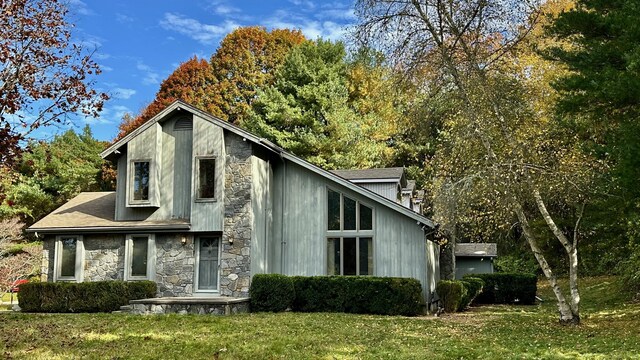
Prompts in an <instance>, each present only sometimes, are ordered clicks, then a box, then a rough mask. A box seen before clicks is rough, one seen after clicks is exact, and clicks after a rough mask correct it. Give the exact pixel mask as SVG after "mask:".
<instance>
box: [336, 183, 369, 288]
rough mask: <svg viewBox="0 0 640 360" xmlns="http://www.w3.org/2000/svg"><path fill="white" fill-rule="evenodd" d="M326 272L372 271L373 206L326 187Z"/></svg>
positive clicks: (353, 272) (348, 273) (364, 273)
mask: <svg viewBox="0 0 640 360" xmlns="http://www.w3.org/2000/svg"><path fill="white" fill-rule="evenodd" d="M327 274H328V275H373V208H372V207H370V206H367V205H365V204H362V203H360V201H358V200H356V199H353V198H351V197H349V196H347V195H344V194H342V193H340V192H338V191H335V190H332V189H327Z"/></svg>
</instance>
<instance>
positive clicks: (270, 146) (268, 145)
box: [100, 100, 435, 228]
mask: <svg viewBox="0 0 640 360" xmlns="http://www.w3.org/2000/svg"><path fill="white" fill-rule="evenodd" d="M181 110H186V111H189V112H190V113H192V114H194V115H197V116H199V117H201V118H202V119H204V120H207V121H209V122H211V123H213V124H215V125H217V126H220V127H221V128H223V129H225V130H228V131H231V132H232V133H235V134H236V135H238V136H242V137H243V138H245V139H247V140H248V141H251V142H252V143H254V144H257V145H260V146H263V147H264V148H265V149H267V150H269V151H271V152H274V153H276V154H278V156H280V157H281V158H282V159H285V160H288V161H291V162H292V163H295V164H297V165H300V166H302V167H304V168H306V169H308V170H310V171H312V172H314V173H316V174H318V175H320V176H322V177H325V178H327V179H330V180H332V181H334V182H336V183H338V184H340V185H342V186H344V187H346V188H348V189H350V190H352V191H354V192H356V193H359V194H361V195H363V196H366V197H367V198H369V199H371V200H373V201H375V202H377V203H380V204H382V205H384V206H386V207H388V208H391V209H393V210H395V211H397V212H399V213H401V214H403V215H406V216H408V217H410V218H412V219H414V220H416V221H417V222H419V223H421V224H424V225H426V226H429V227H431V228H433V227H435V223H434V222H433V221H431V220H430V219H428V218H426V217H424V216H422V215H420V214H418V213H417V212H415V211H413V210H411V209H409V208H406V207H404V206H402V205H400V204H397V203H396V202H394V201H391V200H389V199H387V198H385V197H383V196H382V195H378V194H376V193H375V192H373V191H370V190H368V189H365V188H363V187H361V186H359V185H357V184H354V183H352V182H351V181H349V180H347V179H345V178H344V177H341V176H338V175H336V174H334V173H332V172H330V171H328V170H325V169H322V168H320V167H318V166H316V165H313V164H311V163H310V162H308V161H306V160H303V159H301V158H299V157H297V156H295V155H293V154H290V153H288V152H286V151H284V149H282V148H281V147H279V146H277V145H275V144H274V143H272V142H270V141H269V140H267V139H264V138H260V137H258V136H256V135H254V134H252V133H250V132H248V131H246V130H243V129H241V128H239V127H237V126H235V125H232V124H231V123H229V122H227V121H224V120H222V119H219V118H217V117H215V116H213V115H211V114H209V113H207V112H205V111H202V110H200V109H198V108H195V107H193V106H191V105H189V104H187V103H185V102H183V101H181V100H176V101H174V102H173V103H172V104H171V105H169V106H167V107H166V108H165V109H164V110H162V111H160V113H158V115H156V116H154V117H153V118H151V119H149V120H148V121H147V122H146V123H144V124H142V126H140V127H139V128H137V129H136V130H134V131H133V132H131V133H130V134H128V135H127V136H125V137H123V138H122V139H120V140H119V141H117V142H115V143H114V144H113V145H111V146H110V147H109V148H107V149H106V150H105V151H103V152H102V153H101V154H100V156H102V158H108V157H110V156H112V155H113V154H114V153H116V152H117V151H118V150H119V149H120V148H122V147H123V146H125V145H126V144H127V143H128V142H129V141H130V140H131V139H133V138H134V137H136V136H137V135H138V134H140V133H142V132H143V131H145V130H146V129H148V128H149V127H151V126H152V125H154V124H155V123H157V122H158V121H160V120H161V119H163V118H165V117H166V116H167V115H169V114H171V113H173V112H174V111H181ZM394 169H402V168H394Z"/></svg>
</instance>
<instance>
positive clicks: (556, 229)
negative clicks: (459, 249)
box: [356, 0, 597, 324]
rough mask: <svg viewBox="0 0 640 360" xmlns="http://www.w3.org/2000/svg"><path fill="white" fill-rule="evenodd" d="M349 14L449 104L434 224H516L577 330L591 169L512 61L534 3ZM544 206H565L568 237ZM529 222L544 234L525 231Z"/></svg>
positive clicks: (390, 3)
mask: <svg viewBox="0 0 640 360" xmlns="http://www.w3.org/2000/svg"><path fill="white" fill-rule="evenodd" d="M356 12H357V14H358V16H359V19H360V24H359V26H358V29H357V38H358V39H359V40H361V41H363V42H364V43H368V44H373V43H376V44H380V45H381V46H382V47H383V50H384V51H386V52H387V53H389V54H391V56H392V57H393V58H395V59H396V61H397V62H398V67H400V68H402V69H405V71H406V72H407V74H422V75H421V76H423V77H424V81H425V84H426V86H425V89H426V91H431V92H433V93H440V94H442V93H444V94H446V95H447V96H450V97H451V102H452V104H455V106H454V108H453V111H451V112H449V113H448V114H447V116H446V118H445V119H444V122H445V124H444V127H443V130H442V131H441V133H440V140H441V145H440V146H439V148H438V150H437V151H436V156H435V158H434V164H433V166H434V173H435V181H434V184H433V186H434V189H433V192H434V196H435V199H434V208H435V216H436V219H437V220H439V221H440V222H442V223H443V225H448V224H451V223H452V222H456V221H461V219H460V217H465V216H466V217H467V219H466V221H470V222H474V221H475V222H485V223H486V224H489V225H490V226H493V227H498V226H509V225H510V223H509V221H510V220H511V219H513V218H515V219H517V221H518V226H519V229H520V230H521V233H522V236H523V237H524V238H525V240H526V241H527V243H528V244H529V247H530V248H531V251H532V252H533V254H534V256H535V258H536V260H537V261H538V263H539V265H540V267H541V268H542V270H543V273H544V275H545V277H546V278H547V280H548V281H549V283H550V285H551V288H552V289H553V292H554V294H555V296H556V299H557V302H558V310H559V313H560V322H561V323H563V324H578V323H579V322H580V311H579V304H580V293H579V289H578V273H577V270H578V242H579V234H580V231H579V226H580V220H581V218H582V214H583V212H584V209H585V206H586V202H587V200H588V199H589V197H588V195H589V191H588V190H589V186H590V184H591V179H592V177H593V175H594V172H593V169H594V168H595V167H596V166H597V164H595V163H593V162H592V161H591V159H590V158H589V157H588V156H586V155H584V153H583V152H582V151H580V148H579V143H578V142H577V141H576V140H577V139H576V138H575V137H574V136H572V134H570V133H567V132H566V131H563V130H560V129H559V128H558V127H556V126H553V125H554V124H553V123H552V121H551V119H550V117H549V116H548V114H549V112H548V111H546V108H542V109H541V108H537V107H536V104H538V103H537V102H536V101H533V100H532V99H535V98H536V96H539V95H540V93H541V92H542V93H544V91H542V88H539V87H536V86H534V85H532V82H531V81H530V79H531V77H532V71H533V70H535V68H532V67H530V66H523V63H522V59H519V58H518V57H517V54H518V51H521V49H522V46H523V42H524V41H525V40H527V38H528V36H530V32H531V30H532V29H534V28H535V26H536V25H537V24H538V20H539V19H540V16H541V10H540V7H539V4H538V3H537V1H535V0H525V1H518V2H514V1H509V0H495V1H486V0H461V1H452V0H359V1H358V2H357V5H356ZM545 91H546V90H545ZM544 96H546V99H545V100H544V101H553V94H552V93H551V92H547V93H544ZM544 101H542V102H544ZM551 204H563V206H568V207H570V210H571V211H570V212H573V214H574V216H573V218H574V220H575V222H574V225H573V226H572V228H571V229H564V228H561V227H560V226H558V225H557V224H558V222H557V221H556V220H557V217H554V216H557V215H554V214H552V212H551V211H549V209H550V208H551V207H550V205H551ZM534 217H535V218H539V219H542V220H544V223H545V224H546V230H543V231H541V230H539V229H538V228H533V227H532V226H531V223H532V220H533V218H534ZM463 220H464V219H463ZM550 234H552V236H553V238H555V239H556V240H557V241H558V242H559V243H560V244H561V245H562V248H563V249H564V251H565V253H566V256H567V258H568V260H569V269H568V270H569V271H568V272H569V275H570V276H569V280H570V281H569V282H570V291H569V293H568V296H567V294H566V292H565V291H563V290H562V289H561V287H560V286H559V284H558V281H557V278H556V275H555V272H554V269H552V268H551V266H550V265H549V263H548V262H547V260H546V258H545V256H544V254H543V253H542V251H541V247H540V245H539V243H540V241H541V240H543V239H545V238H546V237H547V236H549V235H550Z"/></svg>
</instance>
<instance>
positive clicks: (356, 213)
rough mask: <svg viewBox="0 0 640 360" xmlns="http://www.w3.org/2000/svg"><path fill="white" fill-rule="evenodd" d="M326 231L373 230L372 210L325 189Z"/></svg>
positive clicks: (338, 193)
mask: <svg viewBox="0 0 640 360" xmlns="http://www.w3.org/2000/svg"><path fill="white" fill-rule="evenodd" d="M327 210H328V214H327V219H328V221H327V230H329V231H333V230H336V231H361V230H362V231H363V230H373V210H372V209H371V207H369V206H367V205H364V204H362V203H360V202H359V201H356V200H354V199H351V198H350V197H348V196H345V195H343V194H342V193H340V192H337V191H335V190H331V189H327Z"/></svg>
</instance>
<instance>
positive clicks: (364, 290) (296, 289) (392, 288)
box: [251, 275, 426, 316]
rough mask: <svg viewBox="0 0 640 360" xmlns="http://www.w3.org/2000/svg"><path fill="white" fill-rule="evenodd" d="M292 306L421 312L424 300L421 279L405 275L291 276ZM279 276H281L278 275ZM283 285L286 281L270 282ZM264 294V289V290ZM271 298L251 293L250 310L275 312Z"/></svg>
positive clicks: (257, 281) (259, 278)
mask: <svg viewBox="0 0 640 360" xmlns="http://www.w3.org/2000/svg"><path fill="white" fill-rule="evenodd" d="M269 277H273V275H256V276H254V277H253V280H252V283H251V288H252V289H253V288H254V287H256V288H260V289H262V288H267V287H268V286H267V285H266V281H267V279H268V278H269ZM279 277H281V278H287V279H290V280H291V281H292V283H293V291H289V292H288V293H290V294H293V296H294V297H293V299H292V301H291V309H292V310H293V311H300V312H346V313H357V314H382V315H407V316H414V315H418V314H422V313H424V310H425V306H426V305H425V301H424V298H423V296H422V287H421V285H420V281H418V280H416V279H407V278H388V277H372V276H294V277H286V276H283V275H279ZM279 279H280V278H279ZM278 286H280V287H282V288H285V287H287V286H288V285H287V284H286V281H284V280H283V279H280V280H279V282H277V283H271V286H270V287H269V288H271V289H272V290H271V291H272V292H277V293H280V290H274V288H276V287H278ZM265 293H266V292H265ZM274 302H275V301H274V300H273V299H270V298H265V297H263V296H262V294H261V295H260V297H254V293H251V304H252V307H251V309H252V311H264V309H266V311H275V310H273V307H270V306H269V305H268V304H272V303H274Z"/></svg>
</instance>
